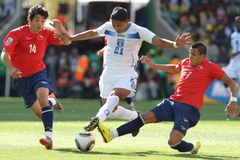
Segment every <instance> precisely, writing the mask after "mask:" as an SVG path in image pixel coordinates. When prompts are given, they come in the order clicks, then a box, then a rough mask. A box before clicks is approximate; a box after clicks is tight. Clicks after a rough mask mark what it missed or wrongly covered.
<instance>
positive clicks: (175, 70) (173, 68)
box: [140, 56, 180, 73]
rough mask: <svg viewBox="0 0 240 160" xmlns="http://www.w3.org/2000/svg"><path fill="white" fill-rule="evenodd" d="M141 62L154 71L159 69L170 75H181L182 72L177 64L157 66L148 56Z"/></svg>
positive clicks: (141, 58) (142, 57) (142, 58)
mask: <svg viewBox="0 0 240 160" xmlns="http://www.w3.org/2000/svg"><path fill="white" fill-rule="evenodd" d="M140 61H141V62H143V63H146V64H147V65H148V66H149V67H151V68H153V69H159V70H162V71H165V72H168V73H179V72H180V70H179V69H178V68H177V65H175V64H164V65H163V64H155V63H153V62H152V61H151V60H150V59H149V58H148V57H147V56H141V57H140Z"/></svg>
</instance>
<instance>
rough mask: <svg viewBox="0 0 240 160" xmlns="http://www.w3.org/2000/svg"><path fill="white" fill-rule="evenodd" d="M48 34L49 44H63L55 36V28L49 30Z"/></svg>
mask: <svg viewBox="0 0 240 160" xmlns="http://www.w3.org/2000/svg"><path fill="white" fill-rule="evenodd" d="M47 34H48V44H54V45H57V46H61V41H60V40H59V39H57V38H55V37H54V34H55V32H54V31H53V30H47Z"/></svg>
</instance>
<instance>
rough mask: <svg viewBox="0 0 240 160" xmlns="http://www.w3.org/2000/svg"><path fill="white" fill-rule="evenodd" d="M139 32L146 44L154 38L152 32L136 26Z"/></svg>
mask: <svg viewBox="0 0 240 160" xmlns="http://www.w3.org/2000/svg"><path fill="white" fill-rule="evenodd" d="M138 28H139V30H140V32H139V33H140V36H141V38H142V39H143V40H144V41H146V42H148V43H152V39H153V38H154V37H155V36H156V34H154V33H153V32H152V31H150V30H148V29H147V28H144V27H141V26H138Z"/></svg>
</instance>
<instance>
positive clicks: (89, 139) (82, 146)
mask: <svg viewBox="0 0 240 160" xmlns="http://www.w3.org/2000/svg"><path fill="white" fill-rule="evenodd" d="M75 143H76V146H77V148H78V149H79V150H81V151H90V150H91V149H93V147H94V145H95V137H94V136H93V135H92V133H90V132H87V131H83V132H80V133H78V134H77V135H76V138H75Z"/></svg>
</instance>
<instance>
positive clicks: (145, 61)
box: [140, 56, 154, 67]
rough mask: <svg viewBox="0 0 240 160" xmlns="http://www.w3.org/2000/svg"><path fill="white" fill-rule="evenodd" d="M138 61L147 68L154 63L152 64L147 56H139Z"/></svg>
mask: <svg viewBox="0 0 240 160" xmlns="http://www.w3.org/2000/svg"><path fill="white" fill-rule="evenodd" d="M140 61H141V62H142V63H146V64H147V65H148V66H149V67H153V66H154V63H152V61H151V60H150V59H149V58H148V57H147V56H141V57H140Z"/></svg>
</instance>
